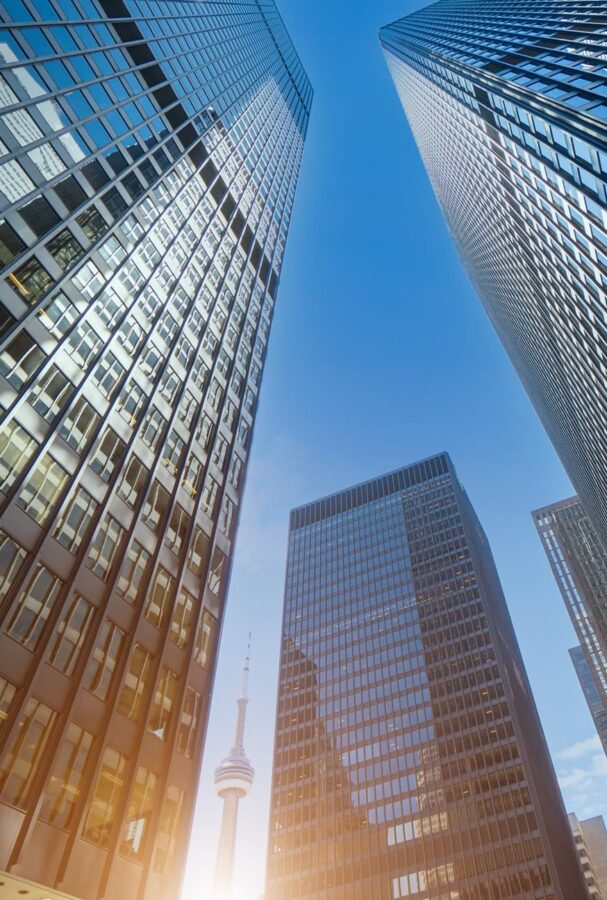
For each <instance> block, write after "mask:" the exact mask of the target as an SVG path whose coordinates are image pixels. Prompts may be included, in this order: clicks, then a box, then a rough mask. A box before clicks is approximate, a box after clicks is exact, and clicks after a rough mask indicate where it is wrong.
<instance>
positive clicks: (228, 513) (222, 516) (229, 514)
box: [217, 497, 234, 536]
mask: <svg viewBox="0 0 607 900" xmlns="http://www.w3.org/2000/svg"><path fill="white" fill-rule="evenodd" d="M233 520H234V504H233V503H232V501H231V500H230V498H229V497H224V498H223V503H222V504H221V510H220V511H219V519H218V522H217V527H218V528H219V530H220V531H221V532H222V533H223V534H225V535H226V536H229V534H230V529H231V527H232V522H233Z"/></svg>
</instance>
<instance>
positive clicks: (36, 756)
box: [0, 697, 56, 809]
mask: <svg viewBox="0 0 607 900" xmlns="http://www.w3.org/2000/svg"><path fill="white" fill-rule="evenodd" d="M55 719H56V713H54V712H53V710H52V709H49V707H48V706H45V705H44V704H43V703H40V701H39V700H36V698H35V697H30V699H29V700H28V701H27V703H26V705H25V709H24V710H23V715H22V718H21V720H20V722H19V725H18V726H17V729H16V730H15V733H14V734H13V736H12V737H11V740H10V742H9V744H8V746H7V748H6V750H5V753H4V756H3V758H2V763H1V764H0V796H1V797H2V799H3V800H4V802H5V803H10V804H11V806H18V807H20V808H21V809H24V808H25V806H26V804H27V800H28V795H29V793H30V789H31V787H32V784H33V781H34V779H35V777H36V771H37V768H38V765H39V763H40V760H41V758H42V756H43V754H44V748H45V747H46V744H47V743H48V741H49V740H50V737H51V734H52V730H53V724H54V722H55Z"/></svg>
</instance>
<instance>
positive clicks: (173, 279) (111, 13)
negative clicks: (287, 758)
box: [0, 0, 312, 900]
mask: <svg viewBox="0 0 607 900" xmlns="http://www.w3.org/2000/svg"><path fill="white" fill-rule="evenodd" d="M311 95H312V92H311V88H310V85H309V82H308V79H307V77H306V75H305V73H304V71H303V68H302V66H301V63H300V61H299V58H298V56H297V54H296V51H295V49H294V47H293V45H292V43H291V40H290V38H289V36H288V34H287V32H286V30H285V27H284V24H283V23H282V20H281V18H280V16H279V13H278V12H277V9H276V7H275V5H274V3H273V2H272V0H244V2H239V3H236V2H234V0H223V2H217V3H208V2H203V0H200V2H195V0H188V2H168V0H166V2H165V0H107V2H106V0H8V2H7V3H5V4H4V5H2V4H0V266H1V269H2V270H1V271H0V687H1V692H0V693H1V696H2V706H1V708H0V710H1V715H0V726H1V727H0V823H1V828H0V834H1V835H2V837H1V839H0V870H1V869H4V870H7V871H12V872H18V873H19V874H20V875H23V876H24V877H25V878H26V879H31V880H33V881H35V882H40V883H42V884H45V885H48V886H49V890H50V889H52V888H59V889H61V890H62V891H65V892H66V893H67V894H74V895H75V896H78V897H80V898H83V900H89V898H91V900H92V898H98V897H105V898H107V900H114V898H116V900H118V898H120V900H123V898H125V897H128V898H129V900H136V898H143V897H145V898H146V900H154V898H159V900H160V898H162V900H168V898H176V897H177V896H178V894H179V886H180V882H181V875H182V870H183V864H184V857H185V852H186V850H187V841H188V835H189V829H190V823H191V818H192V813H193V804H194V800H195V795H196V783H197V779H198V771H199V767H200V760H201V754H202V748H203V744H204V736H205V730H206V723H207V715H208V708H209V699H210V690H211V685H212V681H213V672H214V668H215V661H216V650H217V639H218V635H219V632H220V629H221V622H222V615H223V607H224V600H225V594H226V588H227V582H228V578H229V572H230V565H231V558H232V552H233V541H234V535H235V530H236V525H237V521H238V515H239V506H240V499H241V495H242V487H243V482H244V476H245V472H246V466H247V458H248V453H249V446H250V442H251V434H252V429H253V424H254V419H255V413H256V407H257V401H258V394H259V389H260V382H261V377H262V372H263V367H264V361H265V357H266V348H267V341H268V336H269V331H270V325H271V321H272V315H273V308H274V303H275V300H276V294H277V286H278V281H279V277H280V270H281V265H282V259H283V253H284V248H285V241H286V237H287V231H288V226H289V221H290V216H291V212H292V207H293V201H294V195H295V190H296V184H297V179H298V174H299V169H300V164H301V158H302V152H303V143H304V138H305V133H306V128H307V121H308V115H309V110H310V103H311Z"/></svg>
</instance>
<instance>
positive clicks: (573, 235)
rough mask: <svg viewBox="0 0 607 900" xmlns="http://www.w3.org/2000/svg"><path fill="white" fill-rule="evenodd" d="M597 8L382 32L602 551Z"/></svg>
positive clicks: (436, 182)
mask: <svg viewBox="0 0 607 900" xmlns="http://www.w3.org/2000/svg"><path fill="white" fill-rule="evenodd" d="M606 22H607V3H605V2H604V0H581V2H579V3H571V2H567V0H512V2H504V0H440V2H438V3H434V4H432V5H431V6H428V7H426V8H425V9H422V10H420V11H419V12H416V13H413V14H412V15H410V16H407V17H405V18H403V19H400V20H398V21H396V22H394V23H393V24H391V25H387V26H386V27H385V28H382V30H381V32H380V39H381V43H382V46H383V48H384V52H385V56H386V60H387V63H388V66H389V68H390V72H391V74H392V77H393V79H394V83H395V85H396V89H397V91H398V94H399V97H400V100H401V102H402V104H403V107H404V110H405V112H406V115H407V118H408V120H409V123H410V125H411V129H412V131H413V135H414V137H415V140H416V142H417V144H418V147H419V150H420V153H421V155H422V158H423V160H424V163H425V166H426V169H427V172H428V175H429V177H430V180H431V182H432V185H433V188H434V191H435V193H436V196H437V198H438V201H439V203H440V206H441V209H442V211H443V213H444V216H445V218H446V220H447V223H448V225H449V228H450V231H451V234H452V236H453V239H454V241H455V243H456V245H457V248H458V250H459V253H460V255H461V258H462V260H463V262H464V264H465V266H466V269H467V271H468V273H469V275H470V277H471V279H472V281H473V283H474V285H475V287H476V289H477V291H478V294H479V296H480V297H481V299H482V301H483V303H484V305H485V308H486V309H487V312H488V314H489V316H490V318H491V321H492V323H493V324H494V326H495V328H496V330H497V332H498V334H499V336H500V338H501V340H502V342H503V344H504V346H505V348H506V350H507V352H508V353H509V355H510V357H511V359H512V361H513V363H514V365H515V367H516V369H517V371H518V373H519V375H520V377H521V380H522V381H523V383H524V385H525V387H526V389H527V391H528V393H529V395H530V397H531V399H532V401H533V403H534V405H535V407H536V409H537V411H538V413H539V415H540V417H541V419H542V421H543V423H544V425H545V427H546V430H547V431H548V434H549V435H550V437H551V439H552V441H553V443H554V446H555V448H556V450H557V452H558V453H559V455H560V457H561V460H562V461H563V464H564V466H565V468H566V469H567V472H568V473H569V476H570V478H571V481H572V482H573V484H574V485H575V488H576V491H577V493H578V494H579V496H580V498H581V500H582V502H583V504H584V507H585V509H586V510H587V512H588V515H589V516H590V517H591V518H592V520H593V522H594V524H595V527H596V529H597V530H598V532H599V534H600V535H601V537H602V540H603V542H604V543H607V392H606V390H605V385H606V384H607V300H606V291H607V194H606V187H607V60H606V59H605V43H606V41H607V26H606V24H605V23H606Z"/></svg>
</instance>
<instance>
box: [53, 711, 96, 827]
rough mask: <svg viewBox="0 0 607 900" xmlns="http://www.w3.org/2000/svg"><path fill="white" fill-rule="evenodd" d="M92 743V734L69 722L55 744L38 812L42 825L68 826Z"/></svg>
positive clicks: (80, 788) (76, 801)
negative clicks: (47, 779)
mask: <svg viewBox="0 0 607 900" xmlns="http://www.w3.org/2000/svg"><path fill="white" fill-rule="evenodd" d="M92 744H93V735H92V734H90V733H89V732H88V731H85V730H84V728H81V727H80V725H76V723H75V722H70V724H69V725H68V726H67V729H66V731H65V734H64V735H63V738H62V740H61V743H60V744H59V749H58V751H57V756H56V758H55V764H54V767H53V772H52V774H51V777H50V780H49V783H48V787H47V789H46V793H45V796H44V800H43V803H42V808H41V810H40V818H41V819H42V820H43V821H44V822H50V824H51V825H55V826H56V827H57V828H68V827H69V825H70V824H71V822H72V818H73V815H74V812H75V810H76V805H77V803H78V800H79V797H80V792H81V790H82V785H83V778H84V773H85V770H86V764H87V761H88V758H89V753H90V751H91V746H92Z"/></svg>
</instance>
